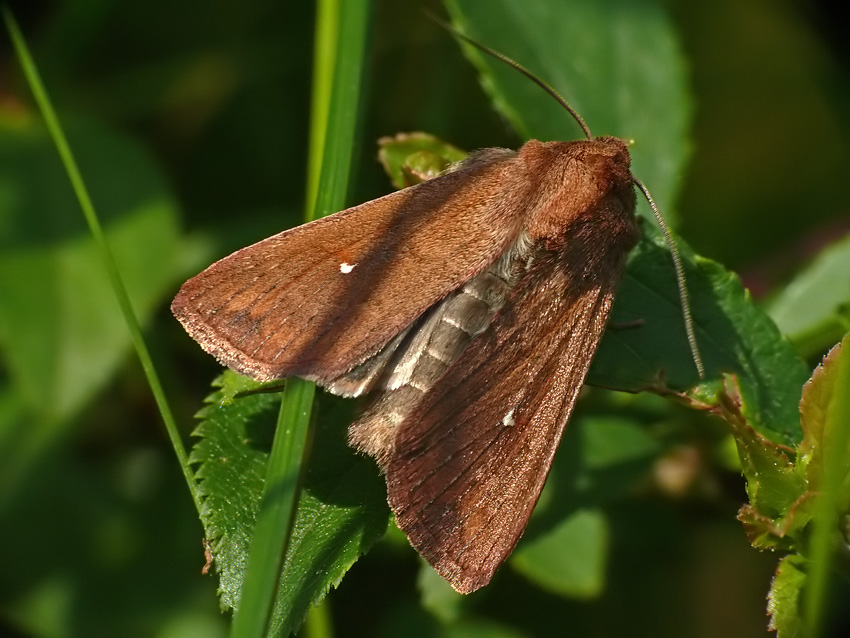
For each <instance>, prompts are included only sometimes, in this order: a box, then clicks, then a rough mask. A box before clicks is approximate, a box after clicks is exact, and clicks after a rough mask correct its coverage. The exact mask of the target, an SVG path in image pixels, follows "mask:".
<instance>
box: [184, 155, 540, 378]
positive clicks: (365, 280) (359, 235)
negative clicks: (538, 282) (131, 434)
mask: <svg viewBox="0 0 850 638" xmlns="http://www.w3.org/2000/svg"><path fill="white" fill-rule="evenodd" d="M521 170H523V167H522V165H521V164H519V163H517V161H516V160H515V155H514V154H513V153H512V152H509V151H504V150H501V149H489V150H488V151H486V152H483V153H480V154H477V155H475V156H472V157H471V159H470V160H468V161H467V162H466V163H464V164H462V165H461V166H460V167H459V168H458V169H456V170H454V171H451V172H449V173H447V174H445V175H443V176H441V177H438V178H435V179H433V180H430V181H428V182H425V183H423V184H420V185H419V186H416V187H412V188H409V189H405V190H404V191H399V192H397V193H393V194H391V195H387V196H386V197H382V198H380V199H377V200H373V201H371V202H367V203H365V204H362V205H360V206H356V207H354V208H350V209H347V210H345V211H342V212H340V213H337V214H336V215H332V216H330V217H326V218H323V219H320V220H317V221H315V222H312V223H310V224H305V225H304V226H300V227H298V228H294V229H292V230H288V231H285V232H283V233H280V234H279V235H275V236H273V237H270V238H268V239H266V240H264V241H261V242H259V243H257V244H254V245H252V246H249V247H247V248H244V249H242V250H240V251H237V252H235V253H233V254H232V255H230V256H229V257H225V258H224V259H222V260H221V261H218V262H216V263H215V264H213V265H212V266H210V267H209V268H208V269H207V270H205V271H204V272H202V273H201V274H199V275H197V276H196V277H194V278H192V279H190V280H189V281H188V282H187V283H186V284H185V285H184V286H183V288H182V289H181V290H180V292H179V293H178V295H177V297H176V298H175V300H174V303H173V304H172V310H173V311H174V314H175V315H176V316H177V318H178V319H179V320H180V321H181V322H182V323H183V325H184V327H185V328H186V330H187V331H188V332H189V334H190V335H191V336H192V337H193V338H194V339H196V340H197V341H198V342H199V343H200V344H201V345H202V346H203V347H204V349H206V350H207V351H208V352H210V353H211V354H213V355H214V356H215V357H216V358H218V359H219V360H220V361H221V362H222V363H224V364H225V365H227V366H229V367H232V368H234V369H236V370H237V371H239V372H242V373H244V374H248V375H250V376H253V377H254V378H256V379H260V380H266V379H274V378H282V377H288V376H300V377H304V378H308V379H312V380H316V381H319V382H320V383H327V382H330V381H332V380H333V379H335V378H337V377H340V376H341V375H344V374H345V373H346V372H348V371H349V370H350V369H352V368H353V367H354V366H356V365H357V364H359V363H361V362H362V361H364V360H366V359H367V358H368V357H370V356H372V355H374V354H375V353H376V352H378V351H379V350H380V349H381V348H382V347H383V346H384V345H386V344H387V343H388V342H389V341H390V340H391V339H392V338H393V337H394V336H395V335H397V334H398V333H399V332H400V331H401V330H403V329H404V328H405V327H406V326H407V325H408V324H410V323H411V322H413V321H414V320H415V319H416V318H417V317H418V316H419V315H421V314H422V312H424V311H425V309H427V308H428V307H429V306H431V305H432V304H433V303H435V302H436V301H438V300H439V299H441V298H442V297H444V296H445V295H446V294H448V293H449V292H451V291H452V290H454V289H456V288H458V287H459V286H460V285H462V284H463V283H464V282H465V281H467V280H468V279H470V278H471V277H472V276H474V275H476V274H477V273H479V272H481V271H482V270H484V269H485V268H487V267H488V266H489V265H490V264H491V263H493V261H495V260H496V259H497V258H498V257H499V255H500V254H501V253H502V252H503V251H504V250H505V249H506V248H507V246H508V245H510V244H511V243H512V242H513V240H514V239H515V237H516V235H517V233H518V232H519V229H520V227H521V225H522V221H523V219H524V201H525V199H526V198H527V193H525V192H524V191H523V189H517V188H511V189H508V188H506V187H505V186H503V185H505V184H515V183H516V182H517V181H526V182H527V181H528V180H517V179H514V178H512V176H511V172H512V171H514V172H515V171H521ZM531 187H532V186H531V185H529V186H528V188H531Z"/></svg>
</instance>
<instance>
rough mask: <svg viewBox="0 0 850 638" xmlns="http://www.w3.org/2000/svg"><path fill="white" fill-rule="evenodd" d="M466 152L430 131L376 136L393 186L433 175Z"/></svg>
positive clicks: (456, 160) (406, 185) (460, 158)
mask: <svg viewBox="0 0 850 638" xmlns="http://www.w3.org/2000/svg"><path fill="white" fill-rule="evenodd" d="M466 155H467V154H466V153H465V152H463V151H462V150H460V149H459V148H456V147H454V146H452V145H451V144H449V143H448V142H444V141H442V140H441V139H439V138H437V137H435V136H434V135H430V134H429V133H399V134H398V135H394V136H392V137H382V138H381V139H379V140H378V160H379V161H380V162H381V165H382V166H383V167H384V170H385V171H386V172H387V175H389V177H390V181H391V182H392V184H393V186H395V187H396V188H407V187H408V186H413V185H414V184H418V183H419V182H423V181H425V180H426V179H431V178H432V177H436V176H437V175H439V174H440V173H442V172H443V171H444V170H446V169H447V168H448V167H449V166H451V165H452V164H453V163H455V162H459V161H460V160H462V159H463V158H464V157H466Z"/></svg>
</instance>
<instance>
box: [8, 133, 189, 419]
mask: <svg viewBox="0 0 850 638" xmlns="http://www.w3.org/2000/svg"><path fill="white" fill-rule="evenodd" d="M67 120H68V121H67V131H68V138H69V140H70V144H71V146H72V148H73V149H74V152H75V153H76V155H77V156H78V160H79V163H80V166H81V170H82V172H83V175H84V177H85V178H86V179H87V181H88V183H89V186H90V190H91V196H92V200H93V202H94V205H95V206H96V207H97V209H98V212H99V213H100V215H101V218H102V221H103V225H104V228H105V231H106V235H107V240H108V241H109V244H110V246H111V248H112V251H113V253H114V254H115V258H116V261H117V263H118V266H119V268H120V270H121V273H122V275H123V277H124V280H125V283H126V285H127V289H128V291H129V293H130V297H131V299H132V301H133V303H134V306H135V309H136V312H137V313H138V315H139V317H140V319H141V321H142V323H144V322H145V320H146V319H147V318H148V317H149V316H150V314H151V311H152V310H153V308H154V307H156V306H157V305H158V304H159V303H160V302H161V301H162V299H163V298H164V297H165V296H166V294H167V293H168V292H169V291H170V289H171V287H172V285H173V283H174V279H175V273H176V272H177V271H178V270H179V269H178V268H177V266H178V264H179V257H178V242H177V237H178V233H177V224H176V210H175V205H174V202H173V200H172V198H171V195H170V193H169V192H168V189H167V187H166V184H165V181H164V179H163V178H162V176H161V175H160V173H159V171H158V170H157V169H156V167H155V166H154V164H153V162H152V161H151V158H150V157H149V156H148V155H147V154H146V153H145V152H144V151H143V150H142V149H141V148H139V147H138V146H137V145H136V144H135V143H134V142H133V141H131V140H129V139H127V138H124V137H121V136H119V135H116V134H115V133H114V132H112V131H109V130H108V129H106V128H104V127H103V126H102V125H100V124H98V123H95V122H93V121H89V120H85V121H84V120H78V119H73V118H67ZM0 165H2V166H3V175H2V178H0V202H3V205H2V206H0V299H2V300H3V303H2V304H0V344H2V347H3V357H4V360H5V364H6V366H7V368H8V370H9V378H10V380H11V382H12V384H13V386H14V388H15V391H16V392H17V393H19V394H20V395H21V396H23V397H25V398H26V400H27V402H28V403H29V405H30V409H31V410H32V411H33V412H34V413H35V414H37V415H39V417H40V418H41V419H44V420H61V419H63V418H66V417H68V416H70V415H71V414H73V413H74V411H76V410H77V409H78V408H79V407H80V406H81V405H82V404H83V403H84V402H85V401H86V400H87V399H88V398H89V397H90V396H91V395H92V393H93V392H95V391H96V390H97V389H98V388H100V387H101V386H102V385H103V383H105V382H106V380H107V379H108V378H109V377H110V375H111V374H112V372H113V371H114V369H115V367H116V365H117V364H118V363H119V362H120V360H121V358H122V357H123V356H124V354H125V353H126V350H127V348H128V346H129V345H130V340H129V336H128V332H127V327H126V325H125V322H124V318H123V317H122V315H121V313H120V312H119V309H118V304H117V302H116V300H115V295H114V293H113V292H112V288H111V287H110V285H109V281H108V279H107V276H106V273H105V272H104V270H103V266H102V263H101V259H100V255H99V253H98V252H97V250H96V248H95V246H94V243H93V242H92V240H91V238H90V237H89V232H88V229H87V228H86V225H85V222H84V220H83V216H82V213H81V212H80V208H79V204H78V203H77V201H76V199H75V198H74V196H73V194H72V191H71V186H70V183H69V181H68V178H67V176H66V175H65V173H64V171H63V169H62V166H61V164H60V163H59V159H58V158H57V156H56V149H55V148H54V146H53V143H52V141H51V140H50V138H49V137H48V136H47V134H46V132H45V131H44V130H43V129H42V128H41V127H40V126H39V125H37V124H35V123H34V122H29V121H28V122H26V123H25V125H23V126H11V122H5V121H3V120H0ZM34 220H38V221H37V222H36V221H34ZM45 396H49V397H50V400H48V401H45Z"/></svg>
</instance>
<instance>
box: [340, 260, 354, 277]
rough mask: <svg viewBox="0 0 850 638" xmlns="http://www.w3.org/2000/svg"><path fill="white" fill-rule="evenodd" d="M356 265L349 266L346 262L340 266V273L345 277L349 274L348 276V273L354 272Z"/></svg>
mask: <svg viewBox="0 0 850 638" xmlns="http://www.w3.org/2000/svg"><path fill="white" fill-rule="evenodd" d="M356 265H357V264H347V263H345V262H342V263H341V264H340V265H339V271H340V272H341V273H342V274H343V275H347V274H348V273H350V272H351V271H352V270H354V267H355V266H356Z"/></svg>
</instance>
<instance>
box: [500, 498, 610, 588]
mask: <svg viewBox="0 0 850 638" xmlns="http://www.w3.org/2000/svg"><path fill="white" fill-rule="evenodd" d="M607 553H608V525H607V523H606V521H605V517H604V516H603V515H602V513H601V512H599V511H596V510H579V511H577V512H575V513H574V514H573V515H572V516H570V517H568V518H566V519H564V520H563V521H561V523H560V524H559V525H557V526H555V527H554V528H553V529H551V530H550V531H549V532H548V533H546V534H543V535H539V536H537V538H535V539H534V540H533V541H530V542H525V543H523V544H522V545H521V546H520V547H519V548H518V549H517V550H516V551H515V552H514V554H513V556H512V557H511V565H512V566H513V567H514V568H515V569H516V570H517V571H519V572H520V573H522V574H524V575H525V576H526V577H527V578H529V579H530V580H533V581H534V582H535V583H537V584H538V585H540V586H541V587H542V588H544V589H546V590H548V591H551V592H553V593H556V594H561V595H563V596H570V597H573V598H593V597H595V596H598V595H599V594H600V593H601V592H602V589H603V585H604V582H605V580H604V576H605V564H606V558H607Z"/></svg>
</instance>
